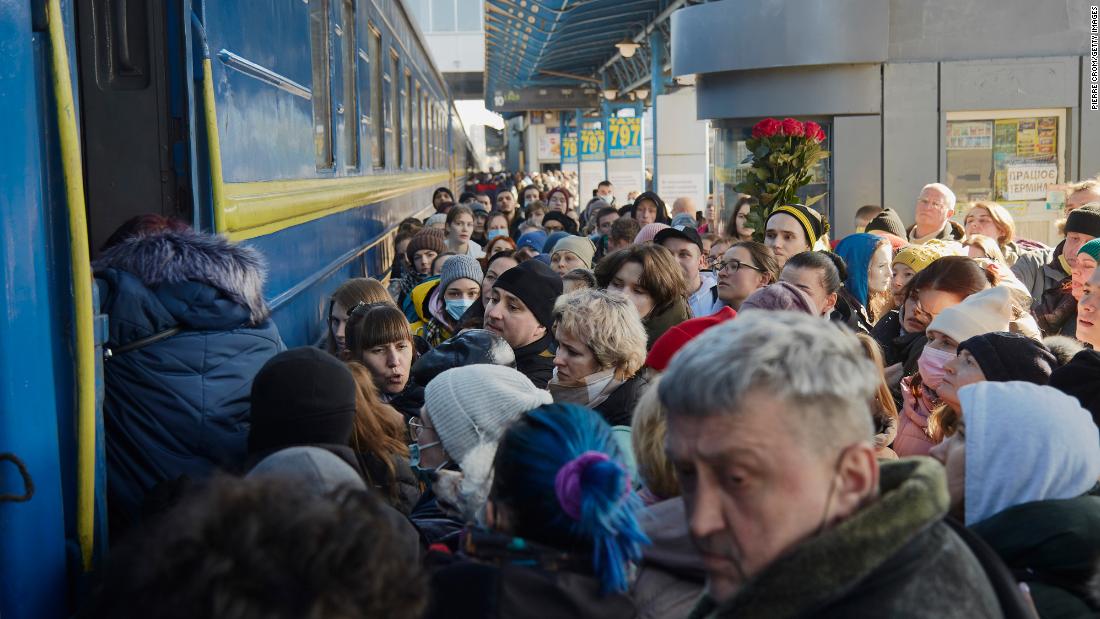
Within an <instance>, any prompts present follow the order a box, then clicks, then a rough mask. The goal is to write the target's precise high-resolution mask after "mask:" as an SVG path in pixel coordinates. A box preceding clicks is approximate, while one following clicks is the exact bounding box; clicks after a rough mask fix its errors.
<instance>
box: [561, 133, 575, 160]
mask: <svg viewBox="0 0 1100 619" xmlns="http://www.w3.org/2000/svg"><path fill="white" fill-rule="evenodd" d="M561 157H562V163H577V136H575V135H569V136H566V137H564V138H562V139H561Z"/></svg>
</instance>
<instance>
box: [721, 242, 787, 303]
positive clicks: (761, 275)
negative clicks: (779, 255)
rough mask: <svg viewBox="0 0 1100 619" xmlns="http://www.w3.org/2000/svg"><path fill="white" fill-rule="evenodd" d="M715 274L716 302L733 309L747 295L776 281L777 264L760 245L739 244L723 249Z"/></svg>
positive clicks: (772, 256)
mask: <svg viewBox="0 0 1100 619" xmlns="http://www.w3.org/2000/svg"><path fill="white" fill-rule="evenodd" d="M714 272H715V273H717V274H718V299H719V300H720V301H722V302H723V303H725V304H726V305H727V306H729V307H732V308H733V309H735V310H738V309H741V302H742V301H744V300H745V299H747V298H749V295H751V294H752V293H754V292H756V291H757V290H759V289H760V288H763V287H764V286H767V285H769V284H774V283H775V282H776V281H778V280H779V264H778V263H777V262H776V261H775V255H773V254H772V250H770V249H768V247H767V246H766V245H764V244H763V243H757V242H756V241H741V242H739V243H734V244H733V245H732V246H730V248H729V249H727V250H726V253H725V254H724V255H723V256H722V259H721V260H720V261H719V262H718V263H717V264H715V265H714Z"/></svg>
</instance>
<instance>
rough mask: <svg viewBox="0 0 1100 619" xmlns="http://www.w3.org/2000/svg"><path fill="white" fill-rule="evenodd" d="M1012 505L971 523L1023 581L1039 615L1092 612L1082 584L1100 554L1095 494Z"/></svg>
mask: <svg viewBox="0 0 1100 619" xmlns="http://www.w3.org/2000/svg"><path fill="white" fill-rule="evenodd" d="M1093 492H1094V493H1093V494H1089V495H1085V496H1081V497H1077V498H1074V499H1064V500H1059V501H1034V502H1032V503H1024V504H1023V505H1017V506H1015V507H1011V508H1009V509H1006V510H1004V511H1003V512H1001V513H999V514H997V515H995V516H993V517H991V518H987V519H986V520H983V521H981V522H979V523H977V524H975V525H974V526H972V527H971V530H973V531H974V532H975V533H977V534H978V535H979V536H980V537H981V538H982V539H984V540H985V541H986V543H988V544H989V545H990V546H991V547H992V548H993V550H995V551H996V552H997V554H999V555H1000V556H1001V558H1002V559H1004V561H1005V563H1006V564H1008V567H1009V568H1010V569H1011V570H1012V572H1013V574H1015V575H1016V578H1017V579H1018V580H1021V581H1023V582H1026V583H1027V585H1028V587H1029V588H1030V589H1031V597H1032V599H1033V600H1034V601H1035V607H1036V608H1037V609H1038V610H1039V616H1040V617H1042V618H1043V619H1051V618H1054V617H1086V616H1094V615H1095V614H1096V613H1097V612H1098V611H1100V607H1098V606H1097V605H1096V604H1095V603H1090V601H1089V598H1088V596H1087V594H1086V593H1085V586H1086V583H1087V582H1088V580H1089V578H1090V577H1091V576H1092V574H1093V572H1094V570H1095V568H1096V559H1097V558H1098V557H1100V496H1098V495H1097V494H1096V490H1095V489H1094V491H1093Z"/></svg>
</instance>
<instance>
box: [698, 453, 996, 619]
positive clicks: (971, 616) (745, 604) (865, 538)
mask: <svg viewBox="0 0 1100 619" xmlns="http://www.w3.org/2000/svg"><path fill="white" fill-rule="evenodd" d="M881 466H882V468H881V475H880V482H879V488H880V494H879V497H878V498H877V499H875V500H874V502H873V503H871V504H870V505H868V506H867V507H865V508H863V509H862V510H860V511H859V512H857V513H856V514H854V515H853V516H851V517H850V518H848V519H847V520H844V521H843V522H841V523H840V524H838V525H836V526H834V527H832V528H831V529H829V530H827V531H825V532H823V533H821V534H820V535H818V536H816V537H813V538H810V539H808V540H806V541H804V542H802V543H801V544H799V545H798V546H797V547H795V548H794V549H793V550H792V551H791V552H790V553H788V554H787V555H785V556H783V557H781V558H779V559H777V560H776V561H775V562H773V563H772V564H771V565H769V566H768V567H767V568H765V569H764V570H763V571H761V572H760V573H758V574H757V575H756V576H755V577H753V578H752V579H750V580H749V581H748V582H746V583H745V585H744V586H743V587H742V588H741V590H740V591H739V592H738V593H737V595H735V596H734V597H733V598H731V599H729V600H727V601H725V602H723V603H721V604H718V603H716V602H715V601H714V600H712V599H711V598H709V597H707V596H704V597H703V598H702V599H701V600H700V601H699V603H698V604H697V605H696V607H695V609H694V610H693V611H692V614H691V615H690V617H691V618H692V619H703V618H707V619H711V618H724V617H738V618H743V617H767V618H768V619H781V618H784V617H837V618H841V617H844V618H850V617H883V618H885V617H890V618H891V619H896V618H904V617H912V618H914V619H915V618H917V617H921V618H924V617H937V618H940V619H942V618H958V619H964V618H965V619H982V618H985V617H988V618H991V619H992V618H993V617H1000V616H1001V615H1002V613H1001V607H1000V604H999V602H998V600H997V595H996V593H995V592H994V591H993V588H992V586H991V585H990V581H989V578H988V577H987V576H986V573H985V571H984V569H983V568H982V566H981V564H980V563H979V562H978V560H977V559H976V558H975V557H974V554H973V553H972V552H971V551H970V549H969V548H968V547H967V545H966V543H965V542H964V541H962V539H961V538H959V536H958V535H956V534H955V533H954V532H953V531H952V530H951V529H950V528H949V527H948V525H947V524H945V523H944V521H943V518H944V515H945V514H946V513H947V507H948V500H949V499H948V495H947V482H946V480H945V478H944V473H943V467H942V466H940V464H939V463H938V462H935V461H934V460H932V459H930V458H924V457H916V458H905V459H903V460H899V461H897V462H890V463H885V464H882V465H881Z"/></svg>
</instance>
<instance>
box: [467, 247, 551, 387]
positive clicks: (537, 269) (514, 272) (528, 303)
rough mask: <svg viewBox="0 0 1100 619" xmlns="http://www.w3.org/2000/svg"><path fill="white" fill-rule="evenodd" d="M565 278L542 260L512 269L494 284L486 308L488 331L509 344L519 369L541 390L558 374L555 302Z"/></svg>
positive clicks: (524, 263) (527, 262)
mask: <svg viewBox="0 0 1100 619" xmlns="http://www.w3.org/2000/svg"><path fill="white" fill-rule="evenodd" d="M561 293H562V282H561V277H559V276H558V274H557V273H555V272H554V271H553V270H551V269H550V267H548V266H546V265H545V264H543V263H542V262H539V261H538V260H527V261H526V262H523V263H522V264H520V265H519V266H517V267H514V268H511V269H508V270H507V271H505V272H504V273H502V274H501V276H500V277H499V278H497V281H496V282H495V283H494V284H493V291H492V292H491V293H490V296H489V302H488V303H487V304H486V305H485V329H487V330H488V331H491V332H493V333H495V334H497V335H499V336H501V337H503V338H504V339H505V340H507V341H508V345H509V346H511V347H512V350H513V351H515V353H516V369H517V370H519V371H520V372H521V373H522V374H523V375H525V376H526V377H527V378H529V379H531V382H533V383H535V386H536V387H538V388H539V389H545V388H546V384H547V383H548V382H550V377H551V376H552V375H553V373H554V351H555V345H554V338H553V337H552V336H551V332H552V330H553V327H554V302H555V301H556V300H557V298H558V297H559V296H561Z"/></svg>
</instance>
